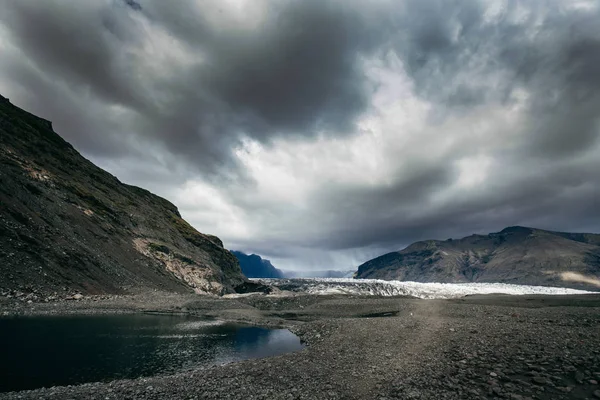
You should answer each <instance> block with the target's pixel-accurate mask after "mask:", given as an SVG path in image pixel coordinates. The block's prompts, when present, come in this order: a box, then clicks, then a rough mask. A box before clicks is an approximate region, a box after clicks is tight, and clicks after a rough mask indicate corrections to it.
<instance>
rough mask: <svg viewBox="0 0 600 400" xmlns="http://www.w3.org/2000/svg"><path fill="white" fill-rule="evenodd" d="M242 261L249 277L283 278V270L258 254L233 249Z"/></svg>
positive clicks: (245, 272) (242, 265) (242, 266)
mask: <svg viewBox="0 0 600 400" xmlns="http://www.w3.org/2000/svg"><path fill="white" fill-rule="evenodd" d="M232 253H233V255H234V256H236V257H237V259H238V261H239V262H240V267H241V268H242V272H243V273H244V275H246V277H248V278H283V272H282V271H280V270H278V269H277V268H275V267H274V266H273V264H271V262H270V261H269V260H265V259H263V258H262V257H261V256H259V255H257V254H246V253H243V252H241V251H235V250H233V251H232Z"/></svg>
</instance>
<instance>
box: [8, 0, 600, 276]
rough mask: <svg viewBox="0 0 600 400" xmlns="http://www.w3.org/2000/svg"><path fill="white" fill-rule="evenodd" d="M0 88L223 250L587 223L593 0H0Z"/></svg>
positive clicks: (332, 246) (356, 258)
mask: <svg viewBox="0 0 600 400" xmlns="http://www.w3.org/2000/svg"><path fill="white" fill-rule="evenodd" d="M0 3H1V4H2V13H0V93H1V94H2V95H4V96H5V97H9V98H10V99H11V102H13V103H14V104H16V105H18V106H20V107H22V108H25V109H26V110H28V111H30V112H33V113H34V114H36V115H39V116H42V117H44V118H46V119H49V120H51V121H52V122H53V126H54V129H55V131H56V132H58V133H59V134H60V135H61V136H63V137H64V138H65V139H66V140H67V141H69V142H70V143H72V144H73V145H74V147H75V148H76V149H78V150H79V151H80V152H81V153H82V154H83V155H84V156H85V157H87V158H89V159H90V160H92V161H93V162H94V163H96V164H97V165H98V166H100V167H102V168H104V169H106V170H108V171H109V172H111V173H112V174H114V175H115V176H117V177H118V178H119V179H120V180H121V181H123V182H126V183H129V184H134V185H137V186H141V187H144V188H147V189H149V190H151V191H153V192H154V193H156V194H158V195H160V196H163V197H165V198H167V199H169V200H170V201H171V202H173V203H174V204H175V205H177V206H178V207H179V209H180V211H181V214H182V215H183V217H184V218H186V219H187V220H188V221H189V222H190V223H191V224H192V225H193V226H194V227H196V228H197V229H198V230H199V231H201V232H206V233H211V234H215V235H218V236H219V237H220V238H221V239H223V241H224V243H225V246H226V247H227V248H229V249H235V250H241V251H244V252H247V253H256V254H259V255H261V256H263V257H266V258H268V259H270V260H271V261H272V263H273V264H274V265H275V266H276V267H278V268H280V269H287V270H305V271H307V270H312V269H314V270H323V269H339V270H349V269H353V268H355V267H356V266H358V265H359V264H360V263H362V262H364V261H366V260H369V259H370V258H373V257H375V256H378V255H380V254H383V253H386V252H389V251H395V250H399V249H402V248H403V247H405V246H407V245H409V244H410V243H412V242H414V241H417V240H424V239H447V238H451V237H452V238H458V237H462V236H466V235H469V234H472V233H488V232H495V231H499V230H501V229H503V228H504V227H507V226H512V225H525V226H533V227H538V228H544V229H551V230H562V231H585V232H600V173H599V171H600V139H599V137H600V70H599V66H600V24H599V23H598V21H600V0H571V1H564V0H522V1H519V0H495V1H491V0H487V1H486V0H469V1H465V0H389V1H388V0H369V1H367V0H365V1H354V0H337V1H334V0H302V1H290V0H190V1H185V2H183V1H182V2H172V1H163V0H96V1H72V0H44V1H43V2H41V1H38V0H0Z"/></svg>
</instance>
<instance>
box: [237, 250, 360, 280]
mask: <svg viewBox="0 0 600 400" xmlns="http://www.w3.org/2000/svg"><path fill="white" fill-rule="evenodd" d="M231 252H232V253H233V255H234V256H236V257H237V259H238V261H239V262H240V267H241V268H242V272H243V273H244V275H246V276H247V277H248V278H352V274H353V273H354V270H352V271H335V270H319V271H310V270H308V271H289V270H286V271H283V270H280V269H277V268H275V267H274V266H273V264H271V261H269V260H266V259H264V258H262V257H261V256H259V255H258V254H246V253H244V252H241V251H236V250H232V251H231Z"/></svg>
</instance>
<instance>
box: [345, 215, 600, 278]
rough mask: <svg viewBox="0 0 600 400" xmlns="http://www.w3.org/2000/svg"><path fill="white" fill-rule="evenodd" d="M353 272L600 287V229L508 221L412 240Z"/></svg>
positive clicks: (373, 275)
mask: <svg viewBox="0 0 600 400" xmlns="http://www.w3.org/2000/svg"><path fill="white" fill-rule="evenodd" d="M356 277H357V278H370V279H386V280H401V281H416V282H502V283H515V284H523V285H546V286H565V287H575V288H585V289H596V290H598V289H600V235H598V234H587V233H565V232H551V231H545V230H541V229H533V228H525V227H519V226H517V227H510V228H506V229H504V230H502V231H501V232H498V233H490V234H489V235H472V236H468V237H465V238H462V239H459V240H452V239H448V240H446V241H440V240H428V241H422V242H416V243H414V244H412V245H410V246H408V247H407V248H405V249H404V250H401V251H398V252H392V253H388V254H384V255H382V256H380V257H377V258H375V259H373V260H370V261H367V262H366V263H364V264H362V265H360V266H359V267H358V272H357V275H356Z"/></svg>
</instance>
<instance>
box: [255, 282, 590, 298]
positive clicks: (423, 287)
mask: <svg viewBox="0 0 600 400" xmlns="http://www.w3.org/2000/svg"><path fill="white" fill-rule="evenodd" d="M254 280H256V281H260V282H263V283H265V284H269V285H274V286H281V285H283V284H286V285H289V284H292V285H293V286H294V287H295V289H294V291H303V292H306V293H310V294H353V295H367V296H368V295H371V296H402V295H404V296H414V297H418V298H422V299H450V298H458V297H463V296H467V295H474V294H510V295H525V294H545V295H565V294H587V293H594V292H588V291H585V290H577V289H569V288H560V287H548V286H529V285H512V284H507V283H421V282H404V281H384V280H380V279H351V278H304V279H254ZM296 286H297V288H296Z"/></svg>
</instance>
